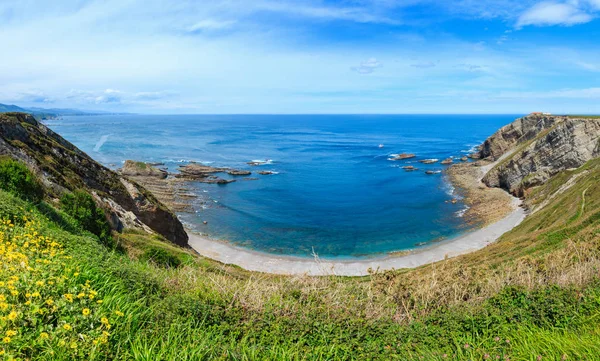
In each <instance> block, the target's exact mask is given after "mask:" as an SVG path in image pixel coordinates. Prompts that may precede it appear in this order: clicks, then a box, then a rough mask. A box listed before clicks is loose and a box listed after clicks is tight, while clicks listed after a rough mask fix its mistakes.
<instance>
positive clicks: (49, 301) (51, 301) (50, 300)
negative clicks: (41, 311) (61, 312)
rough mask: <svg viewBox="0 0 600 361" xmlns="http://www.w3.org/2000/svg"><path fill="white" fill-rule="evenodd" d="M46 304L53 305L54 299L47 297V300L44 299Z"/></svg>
mask: <svg viewBox="0 0 600 361" xmlns="http://www.w3.org/2000/svg"><path fill="white" fill-rule="evenodd" d="M46 304H47V305H48V306H51V305H53V304H54V300H53V299H51V298H49V299H47V300H46Z"/></svg>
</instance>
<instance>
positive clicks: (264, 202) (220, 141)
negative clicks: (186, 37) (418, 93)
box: [47, 115, 516, 262]
mask: <svg viewBox="0 0 600 361" xmlns="http://www.w3.org/2000/svg"><path fill="white" fill-rule="evenodd" d="M515 117H516V116H513V115H503V116H500V115H499V116H489V115H486V116H474V115H471V116H459V115H451V116H444V115H436V116H423V115H420V116H409V115H406V116H342V115H339V116H96V117H64V118H62V119H57V120H52V121H48V122H47V124H48V126H49V127H50V128H52V129H53V130H55V131H57V132H59V133H60V134H61V135H63V136H64V137H65V138H66V139H67V140H69V141H72V142H73V143H74V144H76V145H77V146H78V147H80V148H81V149H83V150H84V151H85V152H86V153H88V154H90V155H91V156H92V157H93V158H94V159H96V160H98V161H100V162H102V163H103V164H104V165H106V166H108V167H109V168H112V169H118V168H120V167H121V166H122V164H123V162H124V161H125V160H126V159H134V160H136V161H143V162H149V163H161V164H162V165H160V166H159V167H161V168H165V169H166V170H167V171H168V173H171V174H173V173H174V174H177V173H178V171H179V169H180V166H181V165H186V164H190V163H189V162H190V161H196V162H200V163H202V164H207V165H210V166H213V167H229V168H233V169H238V170H242V171H243V172H251V173H252V174H251V175H247V174H246V173H243V174H244V175H239V176H236V175H230V174H224V175H221V174H219V175H218V177H222V178H224V179H225V180H227V181H231V180H235V182H234V183H230V184H226V185H225V184H207V183H202V182H187V183H185V186H183V187H184V188H185V191H184V194H185V196H186V197H189V199H190V207H189V208H188V209H186V210H181V211H179V210H176V211H177V212H178V215H179V217H180V219H181V220H182V221H183V222H184V224H185V225H186V227H187V228H188V229H189V230H190V232H189V233H196V234H202V235H203V237H204V236H207V237H206V238H208V239H210V240H214V241H216V242H217V243H218V240H221V239H226V240H228V242H230V243H229V244H230V245H232V246H233V247H235V248H236V249H237V248H241V249H243V250H248V251H250V252H254V251H256V252H258V253H264V254H270V255H273V257H287V256H291V257H299V258H300V259H304V260H308V261H312V256H311V255H312V254H313V252H314V253H316V254H318V255H319V257H322V258H323V259H329V260H331V259H333V260H335V261H336V262H337V261H343V262H347V261H351V260H354V259H362V260H364V259H372V258H373V257H381V256H383V255H386V254H394V253H396V252H402V251H405V250H411V252H412V251H414V250H415V249H419V248H422V249H423V250H426V249H430V248H431V247H432V246H440V245H444V244H447V243H449V242H452V241H453V240H455V239H456V238H457V237H459V236H461V237H462V235H465V234H469V230H470V229H471V228H472V227H473V224H470V223H469V222H467V221H466V220H465V219H464V218H463V217H462V215H463V214H464V211H465V210H466V207H465V205H464V204H463V202H460V201H459V202H457V203H452V202H450V201H451V200H453V199H456V198H459V199H460V195H459V194H458V193H456V192H455V190H454V188H453V187H452V186H451V185H450V184H449V183H448V181H447V179H446V176H445V175H443V174H440V173H439V172H442V171H444V170H445V169H447V167H448V166H447V165H444V164H441V161H442V160H445V159H448V158H449V157H454V160H455V163H461V162H460V160H459V158H460V157H464V156H465V155H467V154H468V153H469V152H470V151H471V150H472V148H473V147H474V146H476V145H478V144H480V143H481V142H482V141H483V140H484V139H486V138H487V137H488V136H489V135H490V134H492V133H493V132H494V131H495V130H496V129H498V128H499V127H501V126H502V125H504V124H507V123H510V122H511V121H512V120H513V119H514V118H515ZM83 125H85V127H83ZM403 153H410V154H415V157H414V158H412V157H411V158H408V159H400V160H391V158H393V156H394V155H398V154H400V155H401V154H403ZM430 159H439V162H435V163H428V162H426V161H428V160H430ZM255 161H260V163H258V165H256V164H248V163H252V162H255ZM423 161H425V162H423ZM426 171H427V172H432V173H433V174H426ZM269 172H272V174H269ZM262 173H265V174H262ZM169 178H171V176H169ZM180 184H183V183H180ZM179 186H180V185H178V187H179Z"/></svg>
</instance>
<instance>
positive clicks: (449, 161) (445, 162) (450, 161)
mask: <svg viewBox="0 0 600 361" xmlns="http://www.w3.org/2000/svg"><path fill="white" fill-rule="evenodd" d="M440 163H442V164H452V158H446V159H444V160H443V161H441V162H440Z"/></svg>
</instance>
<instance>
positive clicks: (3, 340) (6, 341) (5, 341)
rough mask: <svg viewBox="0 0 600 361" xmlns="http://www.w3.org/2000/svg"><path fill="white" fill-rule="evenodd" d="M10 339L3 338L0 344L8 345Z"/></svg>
mask: <svg viewBox="0 0 600 361" xmlns="http://www.w3.org/2000/svg"><path fill="white" fill-rule="evenodd" d="M10 340H11V338H10V337H5V338H3V339H2V342H4V343H10Z"/></svg>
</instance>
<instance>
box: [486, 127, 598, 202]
mask: <svg viewBox="0 0 600 361" xmlns="http://www.w3.org/2000/svg"><path fill="white" fill-rule="evenodd" d="M599 139H600V118H592V117H590V118H585V117H567V116H538V115H530V116H526V117H523V118H519V119H517V120H515V121H514V122H513V123H511V124H509V125H507V126H505V127H503V128H501V129H500V130H498V131H497V132H496V133H495V134H493V135H492V136H491V137H489V138H488V139H487V140H486V141H485V142H484V143H483V144H482V145H481V147H480V150H479V154H478V155H479V157H481V158H487V159H490V160H494V161H497V164H496V165H495V166H494V167H493V168H492V169H491V170H490V171H489V172H488V173H487V174H486V175H485V176H484V178H483V182H484V183H485V184H486V185H488V186H490V187H501V188H504V189H506V190H508V191H509V192H511V193H513V194H515V195H517V196H521V195H523V193H524V192H525V191H526V190H527V189H528V188H531V187H534V186H537V185H540V184H542V183H544V182H545V181H547V180H548V179H549V178H550V177H552V176H553V175H555V174H557V173H558V172H560V171H563V170H566V169H570V168H578V167H580V166H581V165H583V164H584V163H586V162H587V161H589V160H590V159H592V158H596V157H598V156H600V144H599Z"/></svg>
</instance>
